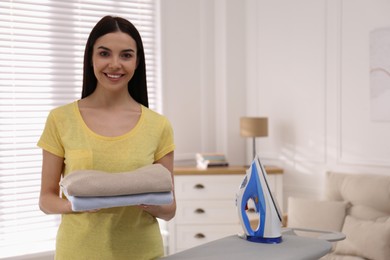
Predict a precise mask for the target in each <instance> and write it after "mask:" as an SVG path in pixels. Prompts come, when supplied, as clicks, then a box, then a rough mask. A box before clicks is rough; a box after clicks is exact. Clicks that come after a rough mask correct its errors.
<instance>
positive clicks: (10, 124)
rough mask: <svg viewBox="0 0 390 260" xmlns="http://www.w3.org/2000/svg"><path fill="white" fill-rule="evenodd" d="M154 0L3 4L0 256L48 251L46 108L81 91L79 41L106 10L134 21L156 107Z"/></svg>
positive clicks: (55, 219) (53, 220) (51, 222)
mask: <svg viewBox="0 0 390 260" xmlns="http://www.w3.org/2000/svg"><path fill="white" fill-rule="evenodd" d="M157 10H158V2H157V0H138V1H137V0H127V1H121V0H67V1H62V0H9V1H1V2H0V57H1V59H0V258H2V257H8V256H13V255H17V254H28V253H35V252H42V251H48V250H52V249H53V248H54V238H55V234H56V231H57V226H58V223H59V216H54V215H45V214H43V213H42V212H40V210H39V207H38V196H39V189H40V174H41V150H40V149H39V148H37V146H36V143H37V141H38V139H39V137H40V135H41V133H42V131H43V127H44V124H45V121H46V117H47V115H48V112H49V111H50V110H51V109H52V108H54V107H57V106H59V105H63V104H66V103H69V102H72V101H74V100H76V99H78V98H80V96H81V83H82V63H83V54H84V46H85V43H86V40H87V37H88V34H89V32H90V31H91V29H92V27H93V26H94V25H95V24H96V22H97V21H98V20H100V18H101V17H103V16H104V15H108V14H111V15H117V16H122V17H124V18H127V19H129V20H130V21H132V22H133V23H134V24H135V26H136V27H137V28H138V29H139V31H140V33H141V36H142V38H143V41H144V47H145V55H146V66H147V78H148V87H149V89H148V91H149V105H150V108H152V109H154V110H157V111H160V99H159V96H160V93H159V88H158V86H159V68H158V64H159V59H158V55H157V54H158V50H157V43H158V42H157V36H158V34H157V32H158V30H157V26H156V24H157V18H158V17H157Z"/></svg>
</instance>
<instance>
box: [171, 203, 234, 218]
mask: <svg viewBox="0 0 390 260" xmlns="http://www.w3.org/2000/svg"><path fill="white" fill-rule="evenodd" d="M175 220H176V223H178V224H197V223H202V224H207V223H218V224H230V223H238V221H239V220H238V213H237V208H236V202H235V200H233V199H230V200H220V201H218V200H212V201H208V200H204V201H200V200H194V201H192V200H178V201H177V210H176V216H175Z"/></svg>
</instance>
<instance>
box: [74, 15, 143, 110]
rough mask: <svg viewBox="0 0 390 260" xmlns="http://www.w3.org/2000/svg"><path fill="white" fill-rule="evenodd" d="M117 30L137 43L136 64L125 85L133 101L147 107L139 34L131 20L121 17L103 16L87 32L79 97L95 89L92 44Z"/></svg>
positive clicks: (141, 44) (141, 45)
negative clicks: (81, 88) (81, 87)
mask: <svg viewBox="0 0 390 260" xmlns="http://www.w3.org/2000/svg"><path fill="white" fill-rule="evenodd" d="M118 31H120V32H123V33H127V34H128V35H130V37H131V38H133V39H134V41H135V42H136V44H137V62H138V66H137V69H136V70H135V72H134V75H133V77H132V79H131V80H130V81H129V83H128V85H127V88H128V90H129V93H130V95H131V96H132V98H134V100H135V101H137V102H138V103H140V104H142V105H144V106H146V107H149V101H148V89H147V83H146V66H145V53H144V46H143V43H142V39H141V35H140V34H139V32H138V30H137V28H135V26H134V25H133V24H132V23H131V22H129V21H128V20H126V19H124V18H121V17H113V16H105V17H103V18H102V19H101V20H100V21H99V22H98V23H97V24H96V25H95V27H94V28H93V29H92V31H91V33H90V34H89V37H88V40H87V44H86V46H85V52H84V69H83V90H82V93H81V98H85V97H88V96H89V95H91V94H92V93H93V92H94V91H95V89H96V85H97V79H96V76H95V73H94V72H93V67H92V53H93V46H94V44H95V42H96V40H97V39H98V38H99V37H101V36H103V35H105V34H107V33H112V32H118Z"/></svg>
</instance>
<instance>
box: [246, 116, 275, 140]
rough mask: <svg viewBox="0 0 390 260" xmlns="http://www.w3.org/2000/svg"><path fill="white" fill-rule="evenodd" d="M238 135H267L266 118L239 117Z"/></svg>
mask: <svg viewBox="0 0 390 260" xmlns="http://www.w3.org/2000/svg"><path fill="white" fill-rule="evenodd" d="M240 135H241V136H246V137H261V136H268V118H267V117H241V118H240Z"/></svg>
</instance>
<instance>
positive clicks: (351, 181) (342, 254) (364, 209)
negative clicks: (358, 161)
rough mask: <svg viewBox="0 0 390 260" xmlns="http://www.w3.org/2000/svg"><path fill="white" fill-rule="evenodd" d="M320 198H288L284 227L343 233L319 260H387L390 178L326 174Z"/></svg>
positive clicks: (389, 220) (389, 221)
mask: <svg viewBox="0 0 390 260" xmlns="http://www.w3.org/2000/svg"><path fill="white" fill-rule="evenodd" d="M323 197H324V198H323V199H321V200H319V199H318V200H317V199H308V198H296V197H289V198H288V209H287V216H288V217H287V227H295V228H309V229H320V230H328V231H339V232H342V233H343V234H345V236H346V238H345V239H344V240H342V241H338V242H334V243H333V248H332V251H331V252H330V253H329V254H328V255H326V256H324V257H323V258H321V260H364V259H372V260H390V175H375V174H348V173H339V172H327V173H326V182H325V194H324V196H323ZM299 235H304V236H316V234H315V233H306V234H305V233H302V234H299Z"/></svg>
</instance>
